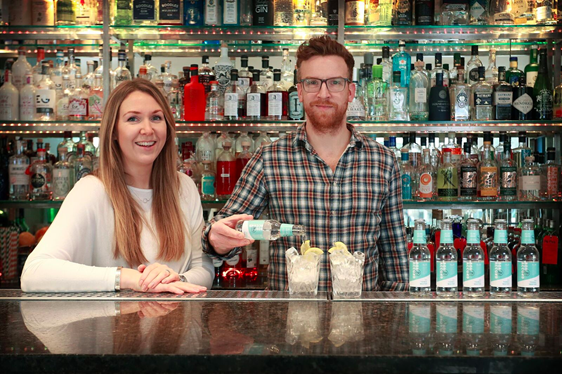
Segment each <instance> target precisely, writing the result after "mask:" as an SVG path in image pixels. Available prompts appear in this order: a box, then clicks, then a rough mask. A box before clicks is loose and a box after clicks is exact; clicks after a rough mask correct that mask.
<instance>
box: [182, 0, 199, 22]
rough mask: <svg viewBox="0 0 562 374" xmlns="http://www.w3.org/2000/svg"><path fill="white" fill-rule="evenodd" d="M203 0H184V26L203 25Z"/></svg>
mask: <svg viewBox="0 0 562 374" xmlns="http://www.w3.org/2000/svg"><path fill="white" fill-rule="evenodd" d="M203 5H204V0H185V3H184V4H183V14H184V17H183V23H184V25H186V26H194V27H201V26H203V18H204V17H203Z"/></svg>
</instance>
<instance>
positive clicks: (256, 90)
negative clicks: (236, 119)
mask: <svg viewBox="0 0 562 374" xmlns="http://www.w3.org/2000/svg"><path fill="white" fill-rule="evenodd" d="M253 75H254V77H253V83H252V86H251V87H250V90H249V92H248V93H247V94H246V115H247V116H248V119H250V120H259V119H261V118H262V117H265V116H266V115H267V109H266V106H265V103H266V96H267V91H266V89H265V88H264V87H263V85H262V84H261V82H260V71H259V70H254V72H253Z"/></svg>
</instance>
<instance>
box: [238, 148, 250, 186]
mask: <svg viewBox="0 0 562 374" xmlns="http://www.w3.org/2000/svg"><path fill="white" fill-rule="evenodd" d="M250 145H251V144H250V142H249V141H243V142H242V152H240V154H239V155H238V156H237V157H236V181H238V179H240V175H242V170H244V168H245V167H246V164H247V163H248V161H250V159H251V158H252V153H251V152H250Z"/></svg>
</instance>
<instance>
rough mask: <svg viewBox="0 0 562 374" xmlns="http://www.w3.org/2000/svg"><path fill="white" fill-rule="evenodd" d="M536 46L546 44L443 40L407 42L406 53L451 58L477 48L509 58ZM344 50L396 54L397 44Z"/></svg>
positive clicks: (366, 43)
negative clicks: (492, 51)
mask: <svg viewBox="0 0 562 374" xmlns="http://www.w3.org/2000/svg"><path fill="white" fill-rule="evenodd" d="M533 44H538V45H539V46H540V47H543V46H544V45H546V42H511V41H509V40H494V39H492V40H490V41H478V42H470V43H468V42H466V43H464V42H459V41H453V40H443V41H439V42H434V43H427V42H425V41H419V42H407V43H406V52H408V53H410V54H415V53H428V54H429V55H430V56H431V55H434V54H435V53H437V52H441V53H442V54H443V55H444V56H449V55H450V56H452V55H453V54H454V53H460V54H461V55H466V56H470V54H471V51H472V46H473V45H476V46H478V51H479V53H480V54H481V55H485V54H487V53H488V52H489V51H490V49H495V50H496V54H497V55H506V56H511V55H513V54H529V53H530V52H529V51H530V50H531V46H532V45H533ZM345 46H346V48H347V49H348V50H349V51H350V52H351V53H352V54H353V55H354V56H358V55H362V54H364V53H365V52H374V53H375V54H378V55H381V54H382V47H384V46H387V47H389V48H390V53H391V54H392V53H395V52H398V42H397V41H396V42H392V43H387V42H385V41H370V40H369V41H362V42H361V43H358V42H346V43H345Z"/></svg>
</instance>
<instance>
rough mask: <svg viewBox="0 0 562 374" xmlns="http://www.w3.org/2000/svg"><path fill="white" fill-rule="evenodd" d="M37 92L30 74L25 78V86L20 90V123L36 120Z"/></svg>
mask: <svg viewBox="0 0 562 374" xmlns="http://www.w3.org/2000/svg"><path fill="white" fill-rule="evenodd" d="M36 95H37V90H36V89H35V86H34V85H33V75H32V74H31V72H29V73H28V74H27V75H26V77H25V84H24V86H23V87H22V88H21V90H20V121H34V120H35V114H36V113H35V96H36Z"/></svg>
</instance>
